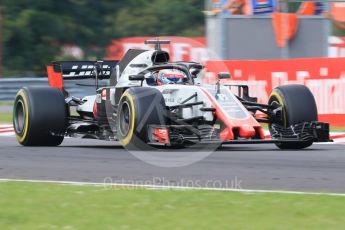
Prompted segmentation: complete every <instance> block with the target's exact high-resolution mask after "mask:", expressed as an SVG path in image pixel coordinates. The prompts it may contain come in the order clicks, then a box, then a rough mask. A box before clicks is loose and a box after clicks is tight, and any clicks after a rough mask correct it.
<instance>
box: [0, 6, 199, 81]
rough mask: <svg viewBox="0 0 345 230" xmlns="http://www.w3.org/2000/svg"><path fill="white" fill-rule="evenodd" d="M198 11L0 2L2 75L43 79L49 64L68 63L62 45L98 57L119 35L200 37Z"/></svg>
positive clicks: (88, 55) (162, 7) (87, 55)
mask: <svg viewBox="0 0 345 230" xmlns="http://www.w3.org/2000/svg"><path fill="white" fill-rule="evenodd" d="M203 8H204V1H200V0H174V1H171V0H99V1H95V0H59V1H57V0H44V1H37V0H5V1H3V14H4V21H3V37H2V39H3V44H4V45H3V53H4V54H3V63H4V76H18V75H21V74H25V75H26V76H28V75H30V73H31V74H32V75H35V76H37V75H44V68H45V65H46V64H47V63H49V62H50V61H53V60H59V59H71V58H70V57H65V56H61V46H62V45H68V44H70V45H75V46H78V47H80V48H82V50H83V51H84V52H85V57H84V58H86V59H98V58H102V57H103V55H104V51H105V47H106V46H107V45H109V44H110V42H111V40H112V39H116V38H120V37H128V36H165V35H174V36H203V35H204V16H203V13H202V10H203ZM168 23H169V26H167V24H168Z"/></svg>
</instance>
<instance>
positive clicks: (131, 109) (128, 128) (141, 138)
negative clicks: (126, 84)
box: [116, 87, 166, 150]
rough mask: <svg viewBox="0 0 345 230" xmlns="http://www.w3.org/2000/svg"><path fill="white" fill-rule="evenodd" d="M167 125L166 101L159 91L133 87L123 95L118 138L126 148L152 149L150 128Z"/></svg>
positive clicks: (120, 105)
mask: <svg viewBox="0 0 345 230" xmlns="http://www.w3.org/2000/svg"><path fill="white" fill-rule="evenodd" d="M165 124H166V109H165V101H164V98H163V95H162V93H161V92H160V91H159V90H157V89H155V88H146V87H133V88H129V89H127V90H126V91H125V92H124V93H123V94H122V97H121V99H120V101H119V107H118V113H117V122H116V130H117V137H118V139H119V141H120V143H121V144H122V145H123V146H124V147H125V148H128V149H132V150H143V149H145V150H146V149H150V146H149V145H148V144H147V142H148V126H149V125H165ZM151 149H153V148H151Z"/></svg>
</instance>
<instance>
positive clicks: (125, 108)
mask: <svg viewBox="0 0 345 230" xmlns="http://www.w3.org/2000/svg"><path fill="white" fill-rule="evenodd" d="M168 43H169V41H152V40H151V41H146V44H154V45H155V49H153V50H137V49H131V50H128V52H127V53H126V54H125V55H124V57H123V59H122V60H119V61H98V62H92V61H72V62H65V61H62V62H53V63H52V64H51V65H48V66H47V71H48V80H49V85H50V86H46V87H23V88H22V89H21V90H20V91H19V92H18V94H17V96H16V100H15V104H14V118H13V123H14V129H15V133H16V136H17V139H18V142H19V143H20V144H21V145H24V146H58V145H60V144H61V143H62V141H63V139H64V137H81V138H92V139H100V140H109V141H119V142H120V143H121V145H123V146H124V147H127V148H134V149H143V148H145V147H148V146H156V147H158V146H160V147H174V146H180V147H185V146H191V145H196V144H220V145H221V144H259V143H274V144H275V145H277V146H278V147H279V148H280V149H303V148H306V147H308V146H310V145H312V144H313V143H314V142H328V141H331V140H330V139H329V124H328V123H321V122H318V117H317V107H316V103H315V99H314V97H313V95H312V93H311V92H310V91H309V89H308V88H306V87H305V86H302V85H284V86H280V87H277V88H275V89H274V90H273V91H272V94H271V96H270V98H269V101H268V103H267V104H260V103H258V99H257V98H255V97H251V96H250V95H249V88H248V86H247V85H226V84H221V82H222V81H223V79H229V78H230V74H229V73H218V82H217V83H216V84H214V85H206V84H202V83H201V82H200V81H199V83H197V82H198V80H199V79H200V78H202V75H203V73H204V70H203V66H202V65H201V64H199V63H195V62H182V61H181V62H169V53H167V52H165V51H163V50H162V49H161V44H168ZM81 79H95V83H94V85H95V88H96V89H95V94H94V95H91V96H85V97H83V98H76V97H74V96H72V95H70V93H69V92H67V91H66V89H65V87H64V82H65V81H73V80H81ZM100 80H103V81H104V80H105V81H107V84H106V85H102V86H100V85H99V81H100ZM226 82H229V81H226ZM260 123H264V124H265V123H266V124H268V129H269V131H270V134H271V135H270V138H267V136H265V133H264V129H263V127H262V126H261V125H260Z"/></svg>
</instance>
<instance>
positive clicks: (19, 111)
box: [13, 87, 67, 146]
mask: <svg viewBox="0 0 345 230" xmlns="http://www.w3.org/2000/svg"><path fill="white" fill-rule="evenodd" d="M66 114H67V112H66V104H65V98H64V96H63V94H62V93H61V92H60V91H59V90H58V89H56V88H51V87H23V88H22V89H21V90H19V92H18V93H17V96H16V99H15V103H14V108H13V126H14V131H15V134H16V137H17V140H18V142H19V143H20V144H21V145H23V146H58V145H60V144H61V143H62V141H63V139H64V133H65V131H66Z"/></svg>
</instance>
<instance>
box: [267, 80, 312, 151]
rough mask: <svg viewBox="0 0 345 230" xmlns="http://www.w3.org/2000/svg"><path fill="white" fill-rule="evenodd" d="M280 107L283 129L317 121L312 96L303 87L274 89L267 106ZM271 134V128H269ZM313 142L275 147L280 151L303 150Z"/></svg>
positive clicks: (284, 143) (284, 144)
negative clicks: (275, 105)
mask: <svg viewBox="0 0 345 230" xmlns="http://www.w3.org/2000/svg"><path fill="white" fill-rule="evenodd" d="M277 103H278V104H279V105H280V106H282V114H281V124H279V125H281V126H283V127H284V128H287V127H290V126H292V125H296V124H300V123H303V122H311V121H317V107H316V102H315V99H314V96H313V94H312V93H311V92H310V90H309V89H308V88H307V87H305V86H304V85H284V86H279V87H277V88H275V89H274V90H273V91H272V93H271V96H270V98H269V104H270V105H272V104H277ZM269 128H270V131H271V133H272V130H271V128H272V126H271V125H270V126H269ZM312 144H313V141H312V140H311V141H303V142H301V141H296V142H282V143H277V144H276V145H277V146H278V147H279V148H281V149H303V148H307V147H309V146H310V145H312Z"/></svg>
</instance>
